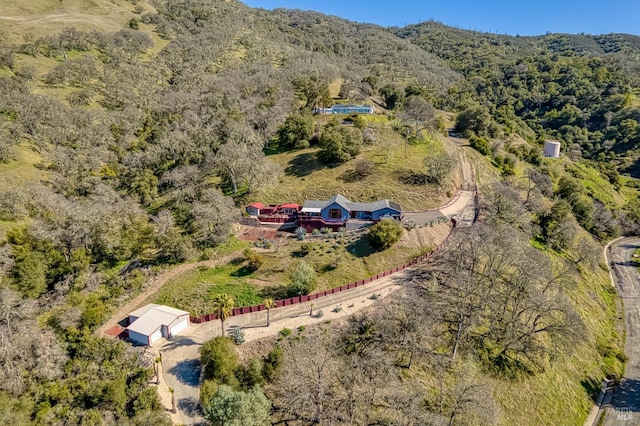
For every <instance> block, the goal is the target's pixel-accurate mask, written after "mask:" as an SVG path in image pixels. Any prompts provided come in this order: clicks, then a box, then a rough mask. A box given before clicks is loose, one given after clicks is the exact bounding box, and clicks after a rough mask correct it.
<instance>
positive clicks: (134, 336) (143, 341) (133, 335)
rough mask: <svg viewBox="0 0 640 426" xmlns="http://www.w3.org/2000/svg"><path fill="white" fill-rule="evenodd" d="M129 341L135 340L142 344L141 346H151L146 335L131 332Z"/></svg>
mask: <svg viewBox="0 0 640 426" xmlns="http://www.w3.org/2000/svg"><path fill="white" fill-rule="evenodd" d="M129 339H131V340H133V341H134V342H136V343H138V344H140V345H145V346H146V345H148V344H149V339H148V338H147V336H146V335H144V334H140V333H137V332H135V331H132V330H129Z"/></svg>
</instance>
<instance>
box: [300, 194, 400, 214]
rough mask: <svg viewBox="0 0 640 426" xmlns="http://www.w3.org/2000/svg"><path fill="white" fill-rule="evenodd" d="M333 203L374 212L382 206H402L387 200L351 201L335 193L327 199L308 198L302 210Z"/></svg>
mask: <svg viewBox="0 0 640 426" xmlns="http://www.w3.org/2000/svg"><path fill="white" fill-rule="evenodd" d="M333 203H337V204H338V205H339V206H340V207H342V208H344V209H345V210H347V211H349V212H351V211H361V212H375V211H378V210H382V209H384V208H389V209H393V210H396V211H397V212H401V211H402V208H401V207H400V204H398V203H394V202H393V201H389V200H380V201H374V202H372V203H353V202H351V201H349V200H348V199H347V198H345V197H344V196H342V195H340V194H336V195H334V196H333V197H331V198H329V199H328V200H327V201H318V200H308V201H305V202H304V207H303V209H302V211H303V212H319V211H320V210H321V209H325V208H327V207H328V206H330V205H331V204H333Z"/></svg>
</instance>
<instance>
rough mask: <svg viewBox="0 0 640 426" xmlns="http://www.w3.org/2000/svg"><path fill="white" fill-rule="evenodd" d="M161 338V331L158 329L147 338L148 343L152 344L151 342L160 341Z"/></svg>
mask: <svg viewBox="0 0 640 426" xmlns="http://www.w3.org/2000/svg"><path fill="white" fill-rule="evenodd" d="M161 337H162V331H161V330H160V329H157V330H156V331H154V332H153V334H152V335H151V336H149V343H150V344H153V342H155V341H156V340H158V339H160V338H161Z"/></svg>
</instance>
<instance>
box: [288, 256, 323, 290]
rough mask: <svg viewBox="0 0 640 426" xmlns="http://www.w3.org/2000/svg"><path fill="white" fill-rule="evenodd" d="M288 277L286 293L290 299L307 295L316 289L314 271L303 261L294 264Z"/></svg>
mask: <svg viewBox="0 0 640 426" xmlns="http://www.w3.org/2000/svg"><path fill="white" fill-rule="evenodd" d="M288 275H289V285H288V286H287V293H288V294H289V296H290V297H293V296H301V295H305V294H309V293H311V292H312V291H313V289H314V288H316V281H317V278H316V271H315V269H313V267H312V266H311V265H309V264H308V263H307V262H305V261H304V260H300V261H298V262H296V263H294V264H293V266H292V267H291V269H290V270H289V273H288Z"/></svg>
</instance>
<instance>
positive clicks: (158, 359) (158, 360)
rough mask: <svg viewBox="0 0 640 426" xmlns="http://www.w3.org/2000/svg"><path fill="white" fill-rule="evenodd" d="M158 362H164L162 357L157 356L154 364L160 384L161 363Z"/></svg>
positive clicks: (157, 381) (157, 382) (157, 380)
mask: <svg viewBox="0 0 640 426" xmlns="http://www.w3.org/2000/svg"><path fill="white" fill-rule="evenodd" d="M158 364H162V357H157V358H156V359H155V360H154V363H153V366H154V367H155V368H154V370H155V372H156V384H157V385H159V384H160V371H159V370H160V365H158Z"/></svg>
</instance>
